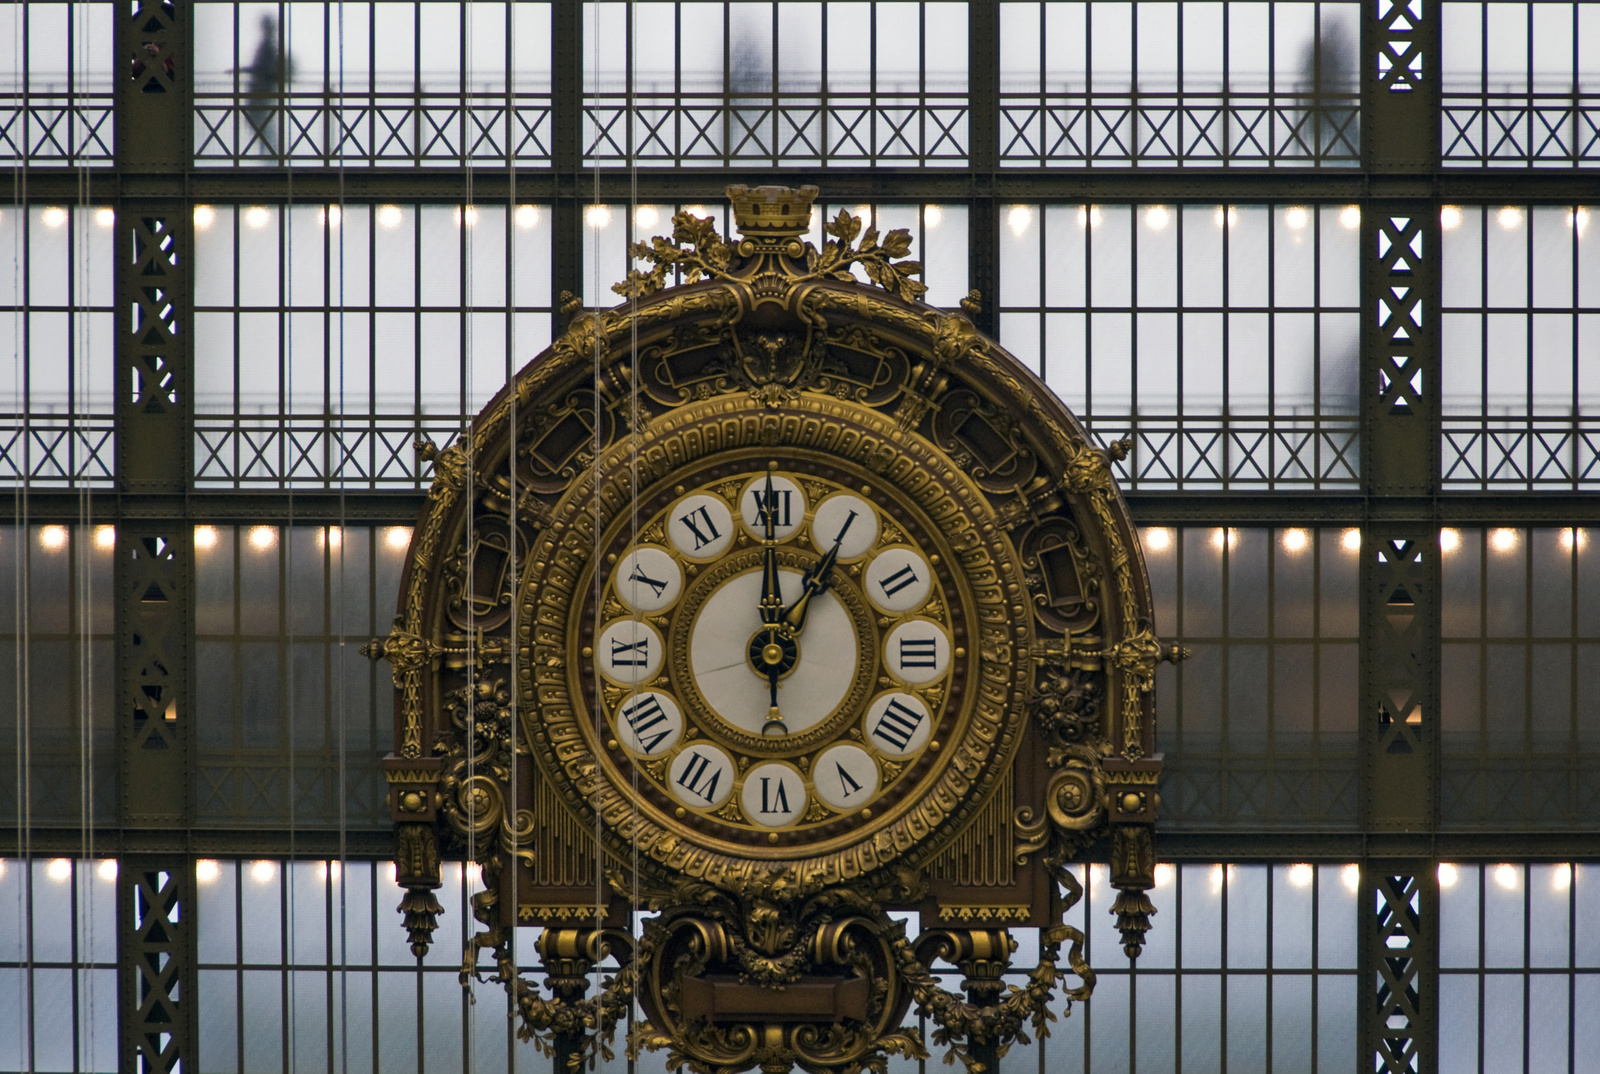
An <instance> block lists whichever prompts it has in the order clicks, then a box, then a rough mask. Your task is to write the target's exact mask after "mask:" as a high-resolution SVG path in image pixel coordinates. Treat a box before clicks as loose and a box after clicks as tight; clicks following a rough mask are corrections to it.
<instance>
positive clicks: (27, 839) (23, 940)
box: [10, 4, 33, 1064]
mask: <svg viewBox="0 0 1600 1074" xmlns="http://www.w3.org/2000/svg"><path fill="white" fill-rule="evenodd" d="M10 7H11V54H12V55H13V56H15V57H18V58H19V59H20V60H21V62H20V63H19V64H18V70H17V72H16V74H15V75H14V81H13V84H12V94H13V99H17V100H22V101H23V108H24V114H26V108H27V103H28V102H27V96H26V90H27V78H28V74H27V72H28V67H29V64H28V54H27V52H26V51H25V50H24V42H25V41H26V37H27V26H26V23H27V18H28V15H27V11H28V9H27V6H26V5H24V4H12V5H10ZM28 145H29V143H28V141H27V139H23V141H22V145H21V147H20V151H19V152H18V154H17V155H16V156H13V157H12V164H11V220H12V224H11V233H12V248H11V306H12V309H13V310H14V311H16V312H15V313H14V315H13V316H12V319H11V324H12V339H11V369H12V398H13V399H15V400H16V406H17V410H18V411H19V412H20V414H21V424H22V428H21V430H20V439H21V441H22V449H21V451H19V452H18V453H17V455H16V458H17V460H18V462H17V463H16V465H17V467H18V470H19V473H18V475H17V477H18V487H17V497H16V500H15V501H14V504H13V507H12V512H13V514H12V534H13V538H14V540H13V548H14V551H13V560H12V562H13V564H14V570H15V579H14V585H15V589H14V592H15V594H16V598H15V603H16V609H15V614H16V620H15V627H14V629H15V630H16V632H17V642H16V690H17V695H16V706H17V707H16V711H17V729H16V752H15V755H14V756H15V758H16V775H15V778H14V779H13V780H12V786H13V787H14V788H15V793H16V796H17V799H16V812H17V833H18V839H17V842H18V846H17V851H18V855H17V857H18V860H17V867H18V869H19V870H20V873H21V875H20V876H19V877H18V881H17V916H16V920H17V921H18V922H20V923H21V927H20V928H19V929H18V932H17V935H18V941H19V944H20V948H21V949H20V950H19V951H18V952H17V961H18V962H19V963H21V964H22V965H23V967H24V969H23V973H24V975H25V976H24V980H23V995H21V996H19V997H17V999H18V1002H17V1003H16V1004H15V1009H16V1012H17V1040H18V1042H19V1043H20V1044H21V1047H20V1048H19V1049H18V1050H19V1051H20V1052H22V1053H23V1055H24V1056H26V1058H27V1061H28V1062H29V1063H30V1064H31V1062H32V1058H33V1055H32V1038H31V1028H32V1026H33V944H32V943H30V942H28V941H29V938H30V936H31V933H32V931H33V868H32V863H33V787H32V783H31V780H32V775H33V760H32V756H31V751H32V739H33V729H32V724H33V713H32V704H31V695H32V683H31V682H30V672H31V671H32V655H33V654H32V640H31V638H30V636H29V619H30V618H31V616H32V614H33V609H32V608H31V607H30V599H29V598H30V596H31V594H30V592H29V588H28V570H27V563H28V558H29V556H30V555H31V551H32V549H31V544H30V542H29V540H28V530H29V527H30V520H29V517H28V506H29V505H28V494H29V492H30V491H31V488H32V480H31V476H30V474H31V471H32V467H31V466H30V465H29V459H30V454H31V452H30V448H31V446H32V443H31V441H32V437H33V429H32V427H31V424H32V423H31V421H30V420H29V419H30V416H31V415H30V410H31V407H30V405H29V404H30V397H29V393H28V378H27V366H26V360H25V343H24V336H23V330H22V325H23V319H24V318H23V315H22V304H23V296H24V285H23V266H24V265H26V264H27V245H26V244H27V232H28V219H27V210H26V206H27V200H28V199H27V186H28Z"/></svg>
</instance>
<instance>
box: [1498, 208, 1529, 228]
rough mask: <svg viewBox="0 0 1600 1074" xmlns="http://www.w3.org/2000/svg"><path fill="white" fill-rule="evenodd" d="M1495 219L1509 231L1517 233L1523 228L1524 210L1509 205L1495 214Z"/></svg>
mask: <svg viewBox="0 0 1600 1074" xmlns="http://www.w3.org/2000/svg"><path fill="white" fill-rule="evenodd" d="M1494 218H1495V220H1496V222H1498V223H1499V225H1500V226H1501V227H1502V228H1504V229H1505V230H1507V231H1515V230H1517V228H1519V227H1521V226H1522V210H1521V209H1519V208H1517V207H1516V206H1515V205H1507V206H1506V207H1505V208H1504V209H1501V210H1500V211H1499V212H1497V213H1495V214H1494Z"/></svg>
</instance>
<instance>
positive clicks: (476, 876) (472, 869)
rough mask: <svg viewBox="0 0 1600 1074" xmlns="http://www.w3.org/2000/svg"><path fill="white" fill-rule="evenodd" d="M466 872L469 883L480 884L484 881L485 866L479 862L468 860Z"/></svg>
mask: <svg viewBox="0 0 1600 1074" xmlns="http://www.w3.org/2000/svg"><path fill="white" fill-rule="evenodd" d="M466 873H467V883H469V884H478V883H482V882H483V866H481V865H479V864H478V863H477V862H475V861H469V862H467V865H466Z"/></svg>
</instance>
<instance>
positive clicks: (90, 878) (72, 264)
mask: <svg viewBox="0 0 1600 1074" xmlns="http://www.w3.org/2000/svg"><path fill="white" fill-rule="evenodd" d="M86 14H87V13H86V12H84V11H83V10H82V8H80V7H79V6H78V5H76V4H73V5H69V7H68V8H67V19H68V22H67V33H68V36H69V39H70V40H71V42H72V44H71V52H72V60H71V63H70V65H69V76H68V79H69V94H70V97H71V99H75V100H76V101H77V103H78V105H79V108H82V109H83V110H84V111H85V112H86V111H87V107H88V99H87V94H86V92H84V91H81V90H80V82H82V81H83V79H84V75H85V74H86V72H87V71H88V65H89V49H88V40H87V38H88V34H87V32H86V31H87V29H88V26H87V25H86V23H87V18H82V19H81V20H80V16H85V15H86ZM73 111H74V115H73V121H74V122H75V121H76V119H77V116H78V115H79V114H81V113H79V112H78V110H77V109H74V110H73ZM72 133H75V131H74V132H72ZM68 137H69V139H70V138H71V133H69V136H68ZM68 149H69V151H71V152H72V153H73V155H74V157H75V159H76V163H77V169H76V171H77V202H76V211H75V212H73V213H71V214H70V219H69V223H70V225H71V230H70V232H69V234H68V239H69V240H70V242H71V244H72V246H71V249H70V251H69V255H70V260H69V262H68V265H69V268H68V272H67V286H68V287H69V288H70V292H69V294H68V302H69V305H68V308H69V309H70V310H71V311H72V313H71V319H72V335H73V357H74V362H73V367H74V368H73V370H72V378H71V381H70V384H71V387H72V395H73V399H72V400H71V406H70V416H69V417H68V422H69V425H70V426H72V427H73V428H72V430H71V432H70V433H69V435H70V437H71V444H72V450H71V454H70V456H69V457H70V458H71V460H72V463H73V464H74V466H73V471H74V480H75V483H76V484H77V487H78V530H77V534H76V535H75V538H76V539H75V540H74V541H72V542H70V543H69V547H70V548H71V549H72V552H73V553H74V555H73V560H74V566H75V569H76V573H77V578H76V582H77V589H78V593H79V604H78V609H77V632H76V633H77V640H78V669H79V673H78V810H79V825H80V829H79V831H80V838H79V848H80V853H79V862H78V865H77V867H75V868H74V869H73V870H72V872H71V876H72V885H73V892H72V903H73V909H74V912H75V925H76V926H77V927H76V928H75V930H74V931H75V932H76V933H77V934H78V935H79V936H81V937H82V940H81V943H82V947H80V948H78V949H76V950H75V951H74V961H75V962H76V961H78V954H79V951H82V952H92V951H93V950H94V919H95V915H94V913H93V901H92V896H93V885H94V880H95V874H94V871H93V867H92V866H91V865H90V863H91V862H93V860H94V752H93V743H94V738H93V736H94V658H93V626H94V624H93V609H94V555H95V549H96V548H97V547H98V544H99V541H98V539H97V538H98V534H96V535H95V536H96V539H90V534H91V533H94V531H93V529H92V527H93V523H94V491H93V482H92V480H91V478H90V474H89V470H90V465H89V458H88V457H86V456H83V455H79V450H80V447H79V446H80V444H81V445H83V447H84V448H85V449H87V446H88V445H89V444H91V443H92V442H93V429H92V425H91V422H90V415H91V414H92V412H93V405H94V395H93V387H94V385H93V378H92V376H91V373H92V370H93V368H94V362H93V347H94V339H93V334H92V331H91V329H92V327H93V319H92V317H91V316H90V314H89V310H88V306H89V302H90V300H91V299H92V298H93V291H92V288H91V284H92V280H93V274H92V271H91V269H90V260H89V232H88V228H89V223H90V214H89V169H88V166H87V164H86V163H85V162H84V159H83V154H82V153H80V152H78V147H77V146H74V145H72V144H71V142H70V141H69V143H68ZM80 422H81V423H82V426H83V429H84V435H83V436H82V437H81V438H80V436H79V435H78V431H77V427H78V426H79V423H80ZM112 539H113V542H114V541H115V536H114V531H113V538H112ZM86 867H87V875H83V874H84V872H85V868H86ZM85 957H86V956H85ZM79 980H80V981H81V982H82V984H81V985H80V987H81V988H82V989H83V990H84V991H85V992H86V995H85V996H84V1005H85V1007H86V1008H87V1010H86V1020H85V1021H84V1022H83V1023H82V1024H83V1025H87V1026H90V1027H93V1026H94V1025H95V1018H94V1014H95V1002H94V1000H95V988H94V982H95V980H96V975H94V974H88V975H85V976H83V977H80V978H79ZM79 1032H80V1027H79V1026H74V1027H73V1033H74V1036H77V1035H78V1033H79ZM94 1041H95V1035H94V1033H93V1032H90V1034H89V1040H88V1042H87V1051H88V1058H89V1060H90V1062H89V1066H90V1069H94V1066H95V1064H94V1061H93V1060H94ZM78 1043H79V1045H80V1047H82V1046H83V1044H82V1042H78Z"/></svg>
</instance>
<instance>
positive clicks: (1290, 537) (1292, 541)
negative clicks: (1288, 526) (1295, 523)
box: [1283, 529, 1311, 552]
mask: <svg viewBox="0 0 1600 1074" xmlns="http://www.w3.org/2000/svg"><path fill="white" fill-rule="evenodd" d="M1310 543H1311V538H1309V537H1307V536H1306V531H1305V530H1298V529H1297V530H1284V531H1283V547H1284V549H1285V550H1286V551H1289V552H1304V551H1305V548H1306V545H1308V544H1310Z"/></svg>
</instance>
